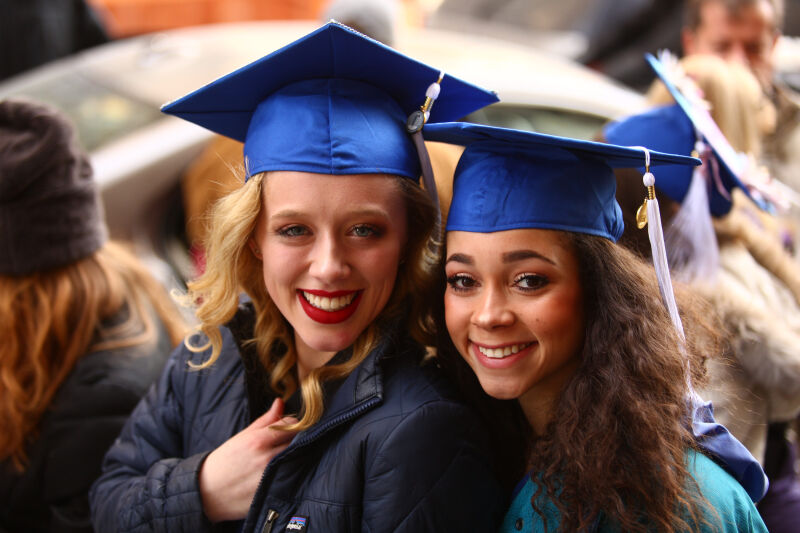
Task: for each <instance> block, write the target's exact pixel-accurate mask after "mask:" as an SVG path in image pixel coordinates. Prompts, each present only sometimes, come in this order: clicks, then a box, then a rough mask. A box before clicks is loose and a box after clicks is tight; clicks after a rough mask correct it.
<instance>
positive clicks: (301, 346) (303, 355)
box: [294, 335, 336, 383]
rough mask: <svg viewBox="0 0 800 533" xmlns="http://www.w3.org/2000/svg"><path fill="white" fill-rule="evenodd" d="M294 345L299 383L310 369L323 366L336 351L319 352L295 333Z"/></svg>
mask: <svg viewBox="0 0 800 533" xmlns="http://www.w3.org/2000/svg"><path fill="white" fill-rule="evenodd" d="M294 346H295V350H296V351H297V379H298V381H299V382H300V383H302V382H303V380H304V379H305V378H306V376H308V375H309V374H310V373H311V371H312V370H314V369H316V368H319V367H321V366H325V364H326V363H327V362H328V361H330V360H331V359H332V358H333V356H334V355H336V352H321V351H319V350H315V349H313V348H312V347H310V346H309V345H308V344H306V343H305V342H303V340H302V339H301V338H300V337H298V336H297V335H295V336H294Z"/></svg>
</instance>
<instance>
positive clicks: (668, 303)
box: [636, 147, 703, 406]
mask: <svg viewBox="0 0 800 533" xmlns="http://www.w3.org/2000/svg"><path fill="white" fill-rule="evenodd" d="M638 148H641V149H642V150H644V157H645V174H644V176H643V177H642V183H644V186H645V187H647V198H646V199H645V201H644V205H643V206H642V207H645V206H646V209H647V211H646V212H647V216H646V218H643V217H642V216H641V208H639V210H640V212H638V213H637V216H636V219H637V223H638V225H639V228H643V227H644V225H645V224H646V225H647V234H648V236H649V237H650V250H651V254H652V256H653V266H654V267H655V270H656V278H657V279H658V289H659V291H660V292H661V300H662V302H663V303H664V306H665V307H666V308H667V312H668V313H669V317H670V319H671V320H672V324H673V325H674V326H675V330H676V331H677V332H678V336H679V337H680V341H681V346H680V350H681V353H682V354H683V356H684V359H685V361H686V385H687V387H688V390H689V399H690V401H691V403H692V405H693V406H696V405H697V404H698V403H702V402H703V400H702V398H700V396H699V395H698V394H697V392H695V390H694V386H693V385H692V374H691V365H690V362H689V358H688V357H687V356H686V350H685V348H684V342H686V336H685V335H684V332H683V323H682V322H681V316H680V313H678V304H677V302H676V301H675V293H674V291H673V289H672V278H671V276H670V273H669V263H668V262H667V249H666V246H665V245H664V231H663V229H662V227H661V211H660V209H659V207H658V199H657V198H656V188H655V185H656V178H655V176H654V175H653V173H652V172H650V150H648V149H647V148H644V147H638Z"/></svg>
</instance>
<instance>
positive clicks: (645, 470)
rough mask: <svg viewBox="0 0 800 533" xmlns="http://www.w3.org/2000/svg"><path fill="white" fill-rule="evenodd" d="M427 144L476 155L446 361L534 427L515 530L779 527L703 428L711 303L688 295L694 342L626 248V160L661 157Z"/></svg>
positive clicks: (462, 197)
mask: <svg viewBox="0 0 800 533" xmlns="http://www.w3.org/2000/svg"><path fill="white" fill-rule="evenodd" d="M427 136H428V138H429V139H431V140H438V141H445V142H451V143H457V144H462V145H466V149H465V150H464V153H463V155H462V157H461V160H460V162H459V164H458V167H457V169H456V176H455V183H454V192H453V200H452V204H451V206H450V211H449V214H448V218H447V233H446V239H445V240H446V251H445V254H444V255H443V258H442V267H441V268H443V270H444V272H441V273H440V276H442V277H443V278H445V279H446V289H445V291H444V319H445V324H446V328H447V331H448V332H449V334H450V338H451V339H452V344H448V343H447V341H446V340H443V343H442V344H441V345H440V350H439V353H438V357H440V358H443V359H444V361H443V362H444V363H446V366H447V367H448V368H462V369H463V367H464V366H467V365H468V367H469V368H471V370H472V372H474V375H472V376H471V380H472V381H471V382H472V383H473V384H475V381H476V379H477V382H478V384H479V386H480V387H481V388H482V390H483V392H484V393H485V394H487V395H488V396H490V397H492V398H494V399H496V400H498V401H505V402H506V406H505V407H506V408H505V409H499V408H498V409H497V410H496V411H494V413H493V414H494V416H495V417H501V416H503V415H504V414H505V413H504V412H505V411H509V410H510V409H513V408H514V407H516V408H517V410H518V411H521V413H520V414H521V415H522V417H523V419H524V421H525V423H526V426H527V431H526V433H525V436H526V440H527V446H526V447H525V455H524V469H525V470H526V471H528V472H527V474H525V475H524V476H523V472H519V474H518V475H519V476H520V477H522V479H521V481H520V483H519V484H518V486H517V488H516V490H515V492H514V494H513V502H512V504H511V507H510V508H509V509H508V511H507V513H506V516H505V520H504V521H503V524H502V526H501V528H500V531H502V532H509V533H511V532H516V531H525V532H541V531H597V532H613V531H625V532H644V531H685V532H689V531H702V532H706V531H708V532H711V531H717V532H730V533H733V532H748V531H754V532H766V528H765V527H764V524H763V522H762V520H761V518H760V517H759V516H758V512H757V511H756V509H755V506H754V504H753V502H752V501H751V498H750V497H749V496H748V494H747V493H746V492H745V490H744V489H743V487H742V486H741V485H740V484H739V483H738V482H737V480H736V479H734V478H733V477H732V476H731V475H730V474H729V473H727V472H726V471H725V470H724V469H723V468H721V467H720V466H718V465H717V463H716V462H715V461H714V460H712V459H711V458H710V457H708V456H707V455H706V450H705V449H704V448H703V446H704V441H703V440H702V439H699V440H697V441H695V438H694V435H693V433H692V430H691V429H690V428H689V427H687V424H686V421H687V419H691V418H692V416H693V413H692V410H691V406H692V403H691V402H689V401H687V399H688V398H691V396H692V393H693V389H692V387H691V382H695V383H697V384H700V383H702V379H703V374H704V370H703V365H702V360H703V357H702V356H701V354H702V353H703V350H704V349H707V348H708V347H709V345H710V344H713V343H710V342H709V339H711V338H713V337H714V335H713V333H712V332H711V331H710V330H708V327H709V324H708V322H707V321H706V320H705V319H704V318H703V316H704V314H703V312H704V307H702V305H701V304H700V303H697V304H690V301H689V300H688V299H686V300H682V301H681V311H682V314H683V317H684V322H683V323H684V324H686V325H687V330H686V338H685V340H684V339H682V337H681V336H679V334H678V329H677V328H676V327H675V326H674V325H673V323H672V321H671V319H670V315H669V313H667V311H666V309H665V306H664V305H663V304H662V300H661V293H660V291H659V284H658V283H657V282H656V276H655V275H654V272H653V268H652V266H651V265H648V264H646V263H645V262H644V261H643V260H641V259H639V258H637V257H635V256H634V254H632V253H631V252H630V251H628V250H626V249H625V248H623V247H622V246H620V245H618V244H616V243H615V241H616V240H617V239H618V238H619V237H620V235H621V234H622V231H623V223H622V217H621V212H620V209H619V206H618V205H617V203H616V201H615V199H614V189H615V181H614V174H613V172H612V170H611V167H612V166H613V167H619V166H624V167H628V166H633V165H638V164H641V162H642V161H643V160H644V157H645V156H644V153H643V152H642V151H641V150H639V149H631V148H624V147H621V146H609V145H607V144H601V143H592V142H587V141H576V140H572V139H565V138H560V137H553V136H549V135H542V134H536V133H530V132H522V131H516V130H507V129H502V128H492V127H488V126H478V125H474V124H463V123H461V124H434V125H432V126H430V127H429V128H428V129H427ZM649 160H650V163H651V164H653V165H657V164H658V165H663V164H694V161H693V160H691V159H688V158H684V159H680V158H677V157H674V156H671V155H669V154H663V153H657V152H651V153H649ZM640 189H642V190H643V188H641V186H640ZM687 298H688V295H687ZM442 327H444V325H442ZM701 330H702V331H703V332H704V334H703V335H697V334H696V333H697V332H698V331H701ZM459 355H460V357H459ZM687 357H688V358H689V360H690V362H691V364H690V365H689V364H687ZM467 372H468V370H467ZM459 373H460V374H461V375H464V371H463V370H461V371H460V372H459ZM509 403H510V405H509ZM514 404H516V405H514ZM512 439H513V436H512ZM498 450H499V451H498V454H501V455H505V454H508V453H510V452H511V451H512V450H510V449H509V446H501V447H499V448H498ZM513 453H516V451H514V452H513Z"/></svg>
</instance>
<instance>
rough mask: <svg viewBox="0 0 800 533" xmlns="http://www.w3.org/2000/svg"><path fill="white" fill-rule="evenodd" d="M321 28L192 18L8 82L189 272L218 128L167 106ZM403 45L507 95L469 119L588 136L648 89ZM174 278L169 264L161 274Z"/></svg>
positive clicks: (124, 218) (411, 32)
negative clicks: (191, 206)
mask: <svg viewBox="0 0 800 533" xmlns="http://www.w3.org/2000/svg"><path fill="white" fill-rule="evenodd" d="M316 27H318V24H317V23H315V22H313V21H304V22H298V21H262V22H248V23H231V24H220V25H211V26H200V27H191V28H184V29H178V30H172V31H169V32H165V33H159V34H153V35H145V36H140V37H135V38H131V39H126V40H122V41H117V42H112V43H109V44H106V45H102V46H99V47H97V48H94V49H91V50H87V51H85V52H82V53H79V54H77V55H75V56H71V57H69V58H65V59H62V60H58V61H56V62H53V63H50V64H48V65H45V66H43V67H40V68H38V69H36V70H33V71H31V72H29V73H26V74H23V75H20V76H17V77H15V78H12V79H10V80H7V81H6V82H4V83H2V84H0V98H3V97H9V96H25V97H29V98H34V99H37V100H40V101H44V102H48V103H50V104H53V105H55V106H56V107H58V108H61V109H62V110H64V111H65V112H66V113H67V114H68V115H70V116H71V118H72V119H73V120H74V121H75V123H76V125H77V128H78V131H79V137H80V140H81V142H82V144H83V145H84V147H85V148H86V149H87V150H88V151H89V152H90V154H91V159H92V163H93V165H94V169H95V176H96V179H97V181H98V183H99V185H100V188H101V191H102V195H103V199H104V203H105V207H106V217H107V220H108V224H109V229H110V231H111V234H112V236H114V237H116V238H121V239H127V240H130V241H132V242H133V243H134V244H135V246H136V248H137V251H138V252H139V254H140V255H141V256H143V257H145V258H147V259H149V260H150V261H151V263H152V264H154V265H158V264H160V263H159V261H158V260H157V259H161V260H163V259H167V260H168V262H169V263H170V265H171V267H172V270H173V271H177V272H181V273H182V275H181V276H178V277H179V278H180V277H185V272H186V268H185V265H183V266H181V265H180V264H177V263H178V262H180V261H181V260H180V259H179V258H180V257H181V255H180V254H175V253H172V252H171V249H170V248H171V247H173V246H174V245H175V243H176V237H180V235H181V233H182V228H183V222H184V221H183V213H182V209H181V202H180V194H179V191H180V189H179V187H180V178H181V175H182V172H183V171H184V169H185V168H186V167H187V165H189V163H190V162H192V161H193V159H195V158H196V156H197V155H198V154H199V153H200V152H201V151H202V149H203V147H204V146H205V145H206V144H207V143H208V142H209V140H210V139H211V138H212V134H211V133H210V132H208V131H206V130H204V129H202V128H200V127H198V126H195V125H193V124H189V123H187V122H184V121H182V120H179V119H176V118H174V117H168V116H165V115H162V114H161V113H160V112H159V107H160V106H161V105H162V104H163V103H165V102H167V101H169V100H171V99H175V98H177V97H180V96H182V95H184V94H186V93H188V92H190V91H192V90H194V89H196V88H198V87H200V86H202V85H203V84H205V83H208V82H210V81H212V80H214V79H216V78H217V77H219V76H221V75H223V74H226V73H228V72H230V71H232V70H234V69H235V68H238V67H240V66H243V65H245V64H247V63H249V62H251V61H253V60H255V59H258V58H259V57H261V56H263V55H265V54H267V53H268V52H270V51H273V50H276V49H278V48H280V47H282V46H284V45H285V44H288V43H289V42H291V41H293V40H294V39H296V38H298V37H301V36H303V35H305V34H306V33H308V32H310V31H312V30H313V29H315V28H316ZM395 46H396V47H397V48H398V49H399V50H401V51H403V52H405V53H407V54H409V55H410V56H412V57H415V58H418V59H420V60H422V61H424V62H426V63H428V64H430V65H433V66H435V67H436V68H441V69H442V70H444V71H445V72H446V73H449V74H452V75H455V76H459V77H462V78H464V79H466V80H469V81H471V82H473V83H475V84H477V85H480V86H483V87H486V88H489V89H493V90H495V91H496V92H497V93H498V96H499V97H500V99H501V102H500V103H498V104H494V105H492V106H490V107H488V108H486V109H484V110H481V111H479V112H477V113H475V114H473V115H471V116H470V117H467V119H468V120H472V121H475V122H481V123H488V124H492V125H499V126H505V127H514V128H519V129H526V130H534V131H540V132H545V133H552V134H559V135H566V136H571V137H578V138H590V137H591V136H593V135H594V134H595V132H596V131H597V130H598V129H599V128H600V126H601V125H602V124H603V123H604V122H605V121H606V120H608V119H609V118H615V117H618V116H621V115H624V114H627V113H631V112H634V111H636V110H637V109H640V108H642V107H643V106H644V100H643V97H642V96H641V95H639V94H638V93H635V92H634V91H632V90H630V89H626V88H625V87H623V86H621V85H619V84H617V83H615V82H612V81H611V80H609V79H608V78H605V77H603V76H602V75H599V74H597V73H595V72H593V71H590V70H588V69H586V68H584V67H582V66H580V65H578V64H576V63H574V62H570V61H568V60H566V59H563V58H559V57H557V56H555V55H552V54H546V53H543V52H536V51H534V50H532V49H529V48H527V47H524V46H522V45H518V44H514V43H508V42H503V41H499V40H494V39H491V38H488V37H477V36H472V37H471V36H467V35H463V34H458V33H451V32H446V31H437V30H430V29H413V28H408V29H403V30H399V31H398V33H397V42H396V43H395ZM162 274H163V275H164V276H169V275H170V272H166V271H165V272H162Z"/></svg>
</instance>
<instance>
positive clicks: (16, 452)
mask: <svg viewBox="0 0 800 533" xmlns="http://www.w3.org/2000/svg"><path fill="white" fill-rule="evenodd" d="M0 248H2V252H1V253H0V316H2V317H3V318H2V320H0V338H2V339H3V341H2V343H0V428H2V430H0V503H2V505H0V530H4V528H8V529H10V530H11V531H22V530H24V531H91V526H90V524H89V510H88V499H87V493H88V490H89V487H90V485H91V483H92V482H93V481H94V479H95V478H96V477H97V476H98V475H99V474H100V463H101V461H102V458H103V455H104V453H105V450H106V448H107V447H108V446H110V445H111V443H112V442H113V440H114V438H116V436H117V434H118V433H119V431H120V429H121V428H122V425H123V424H124V422H125V420H126V419H127V417H128V415H129V413H130V411H131V410H132V409H133V408H134V406H135V405H136V403H138V401H139V399H140V397H141V396H143V395H144V393H145V392H146V390H147V388H148V387H149V385H150V383H152V382H153V381H154V380H155V379H156V377H157V376H158V375H159V374H160V371H161V367H162V366H163V363H164V361H165V360H166V358H167V356H168V355H169V352H170V351H171V348H172V347H173V346H174V345H176V344H177V343H178V342H180V340H181V338H182V335H183V334H184V329H185V327H184V324H183V320H182V318H181V315H180V314H179V312H178V310H177V307H176V306H175V305H173V303H172V301H171V300H170V298H169V296H168V295H167V293H166V291H165V290H164V288H163V287H161V286H160V285H159V284H158V282H156V281H155V279H154V278H153V277H152V276H151V275H150V274H149V273H148V271H147V270H146V268H145V267H144V266H143V265H142V264H141V263H140V262H139V260H138V259H137V258H136V257H135V256H134V255H133V254H132V253H131V252H129V251H128V250H127V249H125V248H124V247H123V246H122V245H121V244H118V243H115V242H109V241H107V235H106V229H105V224H104V222H103V212H102V206H101V204H100V201H99V196H98V193H97V187H96V184H95V182H94V180H93V178H92V169H91V167H90V165H89V162H88V158H87V156H86V154H85V153H83V152H82V150H81V149H80V148H79V147H78V146H77V142H76V140H75V138H74V133H73V127H72V124H70V123H69V122H68V121H67V119H66V118H64V117H63V116H62V115H60V114H59V113H58V112H56V111H55V110H53V109H50V108H48V107H46V106H43V105H41V104H36V103H33V102H25V101H15V100H5V101H1V102H0Z"/></svg>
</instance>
